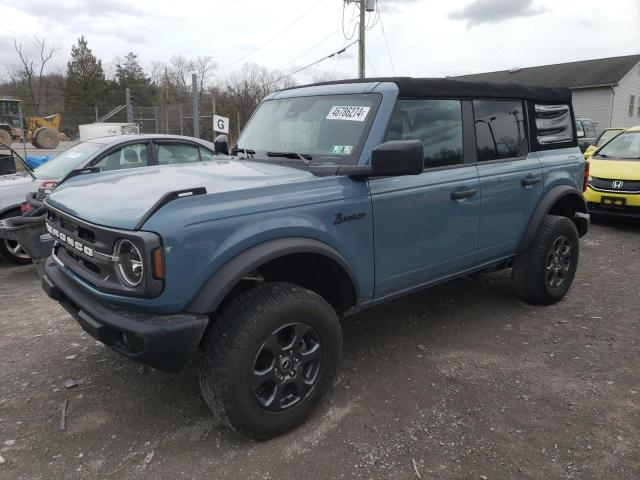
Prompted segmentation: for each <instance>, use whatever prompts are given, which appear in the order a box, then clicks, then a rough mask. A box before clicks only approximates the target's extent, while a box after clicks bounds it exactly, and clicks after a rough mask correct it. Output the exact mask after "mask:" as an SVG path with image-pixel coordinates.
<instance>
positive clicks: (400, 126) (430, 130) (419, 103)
mask: <svg viewBox="0 0 640 480" xmlns="http://www.w3.org/2000/svg"><path fill="white" fill-rule="evenodd" d="M389 140H422V143H423V144H424V168H433V167H444V166H450V165H457V164H461V163H463V151H462V105H461V103H460V101H459V100H409V99H400V100H398V103H397V104H396V108H395V110H394V111H393V115H392V116H391V121H390V122H389V127H388V129H387V134H386V136H385V141H389Z"/></svg>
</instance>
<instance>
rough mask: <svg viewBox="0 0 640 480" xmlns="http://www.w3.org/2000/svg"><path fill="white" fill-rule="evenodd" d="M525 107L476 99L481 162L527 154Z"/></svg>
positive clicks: (511, 103)
mask: <svg viewBox="0 0 640 480" xmlns="http://www.w3.org/2000/svg"><path fill="white" fill-rule="evenodd" d="M524 111H525V110H524V107H523V103H522V102H520V101H513V100H474V101H473V114H474V121H475V129H476V144H477V152H478V161H479V162H486V161H490V160H500V159H505V158H515V157H520V156H524V155H526V154H527V151H528V142H527V129H526V126H525V121H524V117H525V115H524Z"/></svg>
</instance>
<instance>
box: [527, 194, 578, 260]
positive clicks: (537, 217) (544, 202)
mask: <svg viewBox="0 0 640 480" xmlns="http://www.w3.org/2000/svg"><path fill="white" fill-rule="evenodd" d="M564 197H571V199H572V201H573V202H574V204H575V207H576V209H575V214H576V215H575V217H574V218H572V219H571V220H573V221H574V223H576V227H577V228H578V233H579V234H580V236H583V235H584V234H585V233H587V228H588V224H589V214H588V211H587V203H586V202H585V200H584V196H583V195H582V192H580V191H579V190H577V189H576V188H574V187H571V186H569V185H558V186H555V187H553V188H552V189H551V190H549V191H548V192H547V193H546V194H545V195H544V197H542V199H541V200H540V202H538V206H537V207H536V209H535V210H534V212H533V214H532V215H531V218H530V219H529V224H528V226H527V229H526V230H525V233H524V237H523V238H522V242H520V248H519V251H522V250H524V249H525V248H527V247H528V246H529V244H530V243H531V241H532V240H533V238H534V237H535V235H536V232H537V231H538V229H539V228H540V225H542V221H543V220H544V217H545V215H547V214H548V213H549V211H550V210H551V208H552V207H553V205H554V204H555V203H556V202H557V201H558V200H560V199H562V198H564Z"/></svg>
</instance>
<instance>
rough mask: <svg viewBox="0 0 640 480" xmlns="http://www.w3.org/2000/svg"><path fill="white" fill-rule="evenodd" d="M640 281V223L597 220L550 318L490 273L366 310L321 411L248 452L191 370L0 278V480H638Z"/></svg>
mask: <svg viewBox="0 0 640 480" xmlns="http://www.w3.org/2000/svg"><path fill="white" fill-rule="evenodd" d="M639 286H640V226H631V225H628V226H616V225H614V224H596V225H593V226H592V230H591V232H590V234H589V235H588V236H587V237H586V238H585V239H583V240H582V258H581V266H580V268H579V270H578V276H577V278H576V281H575V283H574V287H573V289H572V290H571V292H570V294H569V296H568V297H567V298H566V299H565V300H564V301H562V302H561V303H560V304H558V305H555V306H552V307H546V308H544V307H535V306H531V305H527V304H525V303H523V302H521V301H520V300H518V298H517V297H516V296H515V293H514V291H513V287H512V284H511V281H510V279H509V273H508V272H500V273H496V274H490V275H481V276H478V277H475V278H469V279H461V280H458V281H455V282H453V283H450V284H448V285H443V286H440V287H437V288H435V289H432V290H431V291H428V292H425V293H419V294H416V295H412V296H410V297H407V298H404V299H401V300H398V301H395V302H393V303H390V304H387V305H384V306H381V307H379V308H376V309H372V310H369V311H365V312H362V313H360V314H358V315H357V316H354V317H351V318H349V319H347V320H345V322H344V329H345V358H344V362H343V365H342V374H341V375H340V377H339V380H338V381H337V383H336V385H335V388H334V389H333V391H332V393H331V395H330V398H329V399H328V401H326V402H325V403H324V405H323V407H322V408H321V410H320V411H319V412H318V413H317V415H316V416H315V417H314V418H313V419H312V420H311V421H310V422H309V423H308V424H306V425H304V426H303V427H301V428H299V429H298V430H296V431H294V432H293V433H290V434H288V435H285V436H283V437H280V438H278V439H276V440H272V441H269V442H265V443H255V442H250V441H247V440H245V439H243V438H240V437H238V436H236V435H235V434H233V433H230V432H228V431H225V430H223V429H220V428H219V427H217V426H216V425H214V424H213V423H212V421H211V418H210V416H209V413H208V410H207V408H206V406H205V404H204V402H203V401H202V399H201V398H200V394H199V392H198V385H197V375H196V373H197V368H196V365H192V366H191V367H190V368H188V369H187V370H186V371H185V372H183V373H182V374H181V375H177V376H174V375H169V374H163V373H159V372H156V371H152V370H150V369H147V368H144V367H141V366H140V365H137V364H135V363H132V362H130V361H128V360H126V359H124V358H121V357H120V356H118V355H116V354H115V353H113V352H111V351H110V350H108V349H107V348H105V347H104V346H102V345H101V344H99V343H96V342H95V341H94V340H93V339H91V338H90V337H88V336H87V335H86V334H84V332H83V331H82V330H81V329H80V327H79V326H78V325H77V324H76V322H75V321H74V320H72V319H71V318H70V317H69V316H68V315H67V314H66V313H65V312H64V311H63V309H62V308H60V307H59V306H58V305H56V304H55V303H53V302H51V301H49V300H48V299H47V298H46V297H45V295H44V294H43V292H42V290H41V289H40V285H39V280H38V278H37V276H36V273H35V271H34V270H33V269H32V268H30V267H26V268H25V267H22V268H14V267H9V266H7V265H0V351H1V352H2V356H1V358H0V362H1V363H0V365H1V368H0V455H2V457H3V458H4V459H5V463H4V464H2V465H0V478H3V479H4V478H7V479H18V478H29V479H41V478H42V479H51V478H56V479H57V478H96V477H100V478H167V479H169V478H170V479H174V478H204V476H205V475H206V477H207V478H225V479H245V478H255V479H289V478H291V479H294V478H307V479H328V478H381V479H383V478H384V479H386V478H390V479H399V478H403V479H404V478H407V479H414V478H422V479H431V478H438V479H460V478H470V479H484V478H486V479H505V478H540V479H557V478H567V479H570V478H576V479H581V478H589V479H614V478H616V479H617V478H620V479H622V478H624V479H638V478H640V326H639V319H640V315H639V314H638V312H639V311H640V290H639ZM67 380H73V381H74V382H77V384H78V385H76V386H74V387H72V388H65V381H67ZM65 401H66V402H67V415H66V429H65V430H64V431H62V430H61V411H62V405H63V403H64V402H65Z"/></svg>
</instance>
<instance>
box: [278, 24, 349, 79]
mask: <svg viewBox="0 0 640 480" xmlns="http://www.w3.org/2000/svg"><path fill="white" fill-rule="evenodd" d="M339 31H340V29H339V28H338V29H337V30H334V31H333V32H332V33H330V34H329V35H327V36H326V37H324V38H323V39H322V40H320V41H319V42H318V43H316V44H315V45H314V46H313V47H311V48H309V49H307V50H305V51H304V52H302V53H301V54H300V55H298V56H297V57H296V58H294V59H293V60H289V61H288V62H287V63H285V64H284V65H282V66H280V67H278V70H282V69H284V68H285V67H288V66H289V65H291V64H292V63H293V62H295V61H296V60H298V59H300V58H302V57H304V56H305V55H306V54H307V53H309V52H310V51H312V50H315V49H316V48H317V47H319V46H320V45H322V44H323V43H324V42H326V41H327V40H329V39H330V38H331V37H333V36H334V35H335V34H336V33H338V32H339Z"/></svg>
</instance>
